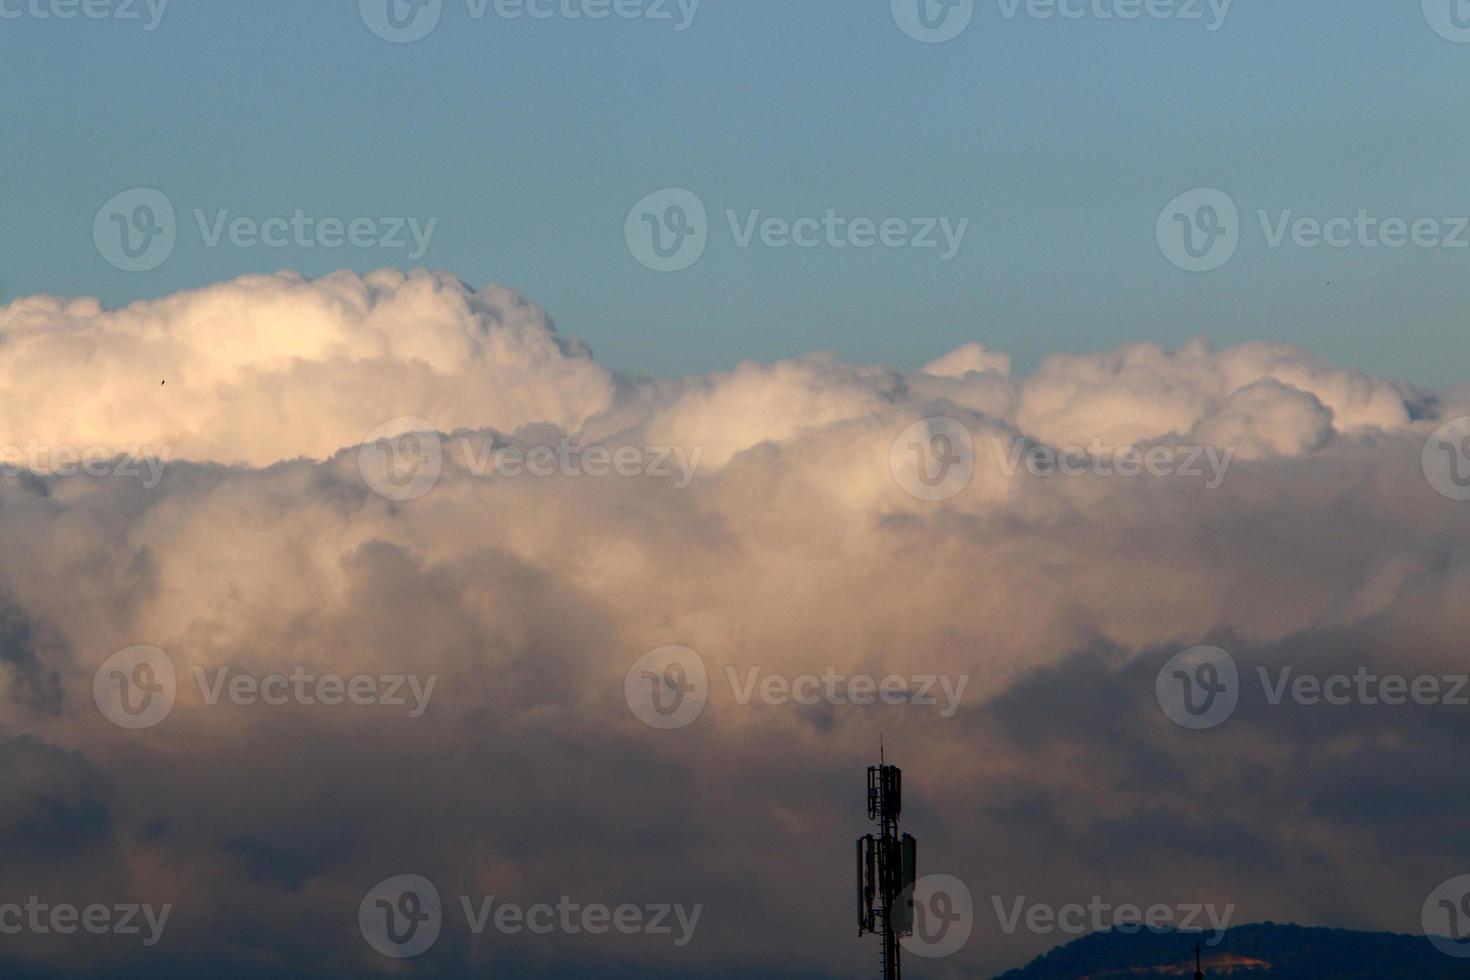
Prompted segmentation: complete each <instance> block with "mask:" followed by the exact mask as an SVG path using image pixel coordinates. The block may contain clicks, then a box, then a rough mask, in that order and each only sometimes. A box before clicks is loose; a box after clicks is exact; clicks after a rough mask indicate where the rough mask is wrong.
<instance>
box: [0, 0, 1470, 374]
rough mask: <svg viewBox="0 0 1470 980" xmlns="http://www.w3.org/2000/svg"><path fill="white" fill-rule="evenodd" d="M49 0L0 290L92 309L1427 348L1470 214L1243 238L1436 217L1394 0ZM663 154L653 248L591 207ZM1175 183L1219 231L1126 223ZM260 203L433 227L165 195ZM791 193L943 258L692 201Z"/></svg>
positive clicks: (0, 187)
mask: <svg viewBox="0 0 1470 980" xmlns="http://www.w3.org/2000/svg"><path fill="white" fill-rule="evenodd" d="M91 2H95V3H98V4H100V5H101V6H100V7H98V8H97V9H108V10H110V9H112V8H115V7H117V6H118V5H120V4H121V3H122V0H91ZM564 2H569V3H571V2H580V3H585V2H586V0H564ZM649 2H651V0H649ZM1088 2H1089V3H1093V2H1096V3H1099V4H1102V5H1103V6H1104V8H1113V7H1115V6H1116V5H1117V4H1118V3H1119V2H1120V0H1088ZM1122 2H1124V3H1126V0H1122ZM1160 2H1162V0H1160ZM1179 2H1180V3H1182V2H1184V0H1179ZM1427 2H1428V3H1429V4H1430V5H1431V6H1432V5H1433V4H1434V3H1435V2H1436V0H1427ZM1456 2H1458V0H1456ZM51 3H52V0H3V2H0V12H4V13H7V14H10V15H12V16H5V17H3V18H0V105H3V107H4V132H5V141H4V147H5V152H4V154H3V168H4V171H3V172H4V179H3V181H0V299H4V300H9V299H12V298H14V297H16V296H19V295H25V294H29V293H35V292H53V293H61V294H68V295H95V296H100V297H101V298H102V300H103V302H104V303H106V304H108V305H121V304H125V303H127V302H129V301H131V300H134V299H137V298H141V297H152V296H160V295H165V294H167V293H170V292H173V291H175V290H178V289H181V288H185V287H190V286H196V285H201V284H205V283H209V282H213V281H217V280H220V279H224V278H229V277H233V276H236V275H239V274H242V273H246V272H252V271H274V270H277V269H281V268H292V269H297V270H299V271H301V272H302V273H304V274H306V275H310V276H316V275H320V274H323V273H326V272H328V271H331V270H333V269H337V268H353V269H357V270H360V271H365V270H369V269H373V268H377V267H381V266H385V265H412V264H423V265H428V266H431V267H434V268H443V269H448V270H451V271H453V272H454V273H456V274H458V275H459V276H461V277H462V278H463V279H465V280H466V281H467V282H470V283H472V284H475V285H479V284H482V283H485V282H492V281H493V282H499V283H504V284H506V285H510V286H513V287H515V288H517V289H520V290H521V291H523V292H524V293H525V294H526V295H528V296H529V297H531V298H532V299H534V300H535V301H537V302H538V303H540V304H541V305H543V306H544V307H546V308H547V309H548V310H549V311H550V312H551V313H552V315H553V316H554V317H555V318H556V320H557V323H558V325H559V327H560V328H561V329H562V330H563V331H564V332H567V333H570V334H573V335H576V336H579V337H582V338H584V339H585V340H587V341H588V342H589V343H590V344H591V345H592V347H593V349H594V350H595V351H596V352H597V354H598V356H599V358H600V359H601V360H603V361H604V362H606V363H608V364H609V365H611V366H613V367H615V368H618V369H621V370H625V371H630V372H633V373H638V374H660V375H671V374H682V373H686V372H696V371H704V370H710V369H715V368H722V367H728V366H732V365H733V364H735V363H737V362H738V361H739V360H741V359H744V358H758V359H773V358H778V357H784V356H791V355H796V354H800V353H804V352H807V351H811V350H818V349H828V350H835V351H837V352H838V353H839V354H841V355H842V356H843V357H846V358H849V359H855V360H863V361H876V362H884V363H888V364H892V365H895V366H898V367H903V368H910V367H914V366H917V365H919V364H921V363H923V362H924V361H927V360H929V359H930V358H932V357H935V356H938V355H939V354H941V353H943V352H945V351H947V350H949V349H951V348H953V347H955V346H958V345H959V344H961V343H964V342H966V341H970V340H980V341H982V342H984V343H985V344H987V345H988V346H991V347H996V348H1000V349H1003V350H1007V351H1009V352H1011V353H1012V354H1013V355H1015V357H1016V359H1017V362H1018V366H1019V367H1020V368H1022V369H1025V368H1027V367H1029V366H1030V365H1032V364H1034V363H1035V362H1036V361H1037V360H1038V359H1039V358H1041V357H1043V356H1045V355H1046V354H1048V353H1050V352H1053V351H1059V350H1067V351H1076V350H1093V349H1100V348H1108V347H1112V346H1114V345H1116V344H1118V343H1120V342H1124V341H1128V340H1136V339H1151V340H1157V341H1160V342H1163V343H1165V344H1168V345H1175V344H1179V343H1182V342H1183V341H1184V340H1186V339H1187V338H1189V337H1191V336H1193V335H1196V334H1203V335H1206V336H1208V337H1210V338H1212V339H1213V340H1215V341H1216V342H1217V343H1220V344H1227V343H1233V342H1237V341H1241V340H1245V339H1251V338H1263V337H1264V338H1271V339H1279V340H1284V341H1287V342H1290V343H1294V344H1299V345H1301V346H1304V347H1307V348H1309V349H1311V350H1313V351H1314V352H1317V353H1319V354H1321V355H1323V356H1325V357H1328V358H1331V359H1335V360H1338V361H1341V362H1343V363H1346V364H1349V365H1353V366H1357V367H1362V368H1364V369H1367V370H1371V371H1373V372H1374V373H1376V374H1380V375H1385V376H1390V377H1399V378H1404V379H1407V380H1411V381H1415V382H1419V383H1423V384H1429V385H1436V386H1438V385H1446V384H1449V383H1452V382H1456V381H1459V380H1462V379H1463V378H1464V370H1463V365H1464V364H1465V363H1466V354H1467V353H1470V330H1467V329H1466V317H1465V316H1464V310H1465V308H1466V302H1465V299H1466V294H1467V288H1470V287H1467V282H1470V279H1467V271H1470V248H1446V247H1437V248H1421V247H1405V248H1401V249H1387V248H1383V247H1379V248H1367V247H1361V246H1360V245H1358V244H1354V245H1353V246H1351V247H1347V248H1331V247H1326V246H1320V247H1314V248H1304V247H1299V246H1295V245H1292V244H1291V243H1290V242H1289V241H1288V243H1287V244H1285V245H1284V246H1282V247H1278V248H1273V247H1271V246H1270V244H1269V242H1268V236H1267V235H1266V234H1265V233H1264V231H1263V229H1262V227H1261V225H1260V221H1259V220H1258V214H1257V213H1258V211H1259V210H1262V209H1264V210H1266V211H1268V212H1269V213H1270V214H1271V215H1272V216H1273V217H1272V220H1273V221H1274V220H1276V218H1277V217H1279V215H1280V213H1281V212H1283V211H1286V210H1288V209H1290V210H1291V211H1292V212H1293V216H1294V217H1295V216H1302V215H1309V216H1313V217H1316V218H1318V219H1323V220H1325V219H1328V218H1331V217H1334V216H1352V215H1355V214H1357V213H1358V212H1359V211H1360V210H1366V211H1368V212H1369V213H1370V214H1371V215H1372V216H1374V217H1375V218H1380V219H1382V218H1402V219H1404V220H1405V221H1406V222H1412V221H1414V220H1416V219H1419V218H1424V217H1432V218H1436V219H1442V218H1451V219H1452V218H1454V217H1455V216H1461V215H1470V166H1467V163H1466V161H1467V160H1470V139H1467V133H1470V122H1467V119H1470V116H1467V114H1466V113H1465V111H1464V106H1463V100H1464V94H1465V92H1466V91H1467V90H1470V88H1467V81H1470V44H1460V43H1454V42H1452V41H1451V40H1447V39H1446V38H1444V37H1442V36H1440V34H1438V33H1436V31H1435V30H1433V29H1432V28H1431V26H1430V23H1429V21H1428V18H1427V17H1426V13H1425V11H1424V10H1423V9H1421V4H1420V2H1419V0H1395V2H1364V0H1355V2H1352V3H1343V2H1340V0H1296V2H1292V3H1282V2H1278V0H1270V2H1267V0H1235V3H1234V4H1233V5H1232V6H1231V7H1230V9H1229V12H1228V15H1227V16H1226V18H1225V20H1224V22H1223V24H1222V25H1221V26H1220V27H1219V29H1218V30H1214V31H1211V30H1209V29H1208V25H1209V22H1210V21H1211V20H1212V19H1213V18H1214V16H1215V15H1214V14H1212V13H1211V12H1210V10H1209V6H1208V4H1207V3H1205V2H1204V0H1201V3H1200V7H1201V11H1202V14H1203V19H1201V20H1186V19H1180V18H1178V17H1168V18H1151V17H1142V18H1139V19H1137V20H1130V21H1122V20H1117V19H1113V20H1106V21H1105V20H1100V19H1098V18H1097V17H1096V16H1095V15H1094V14H1093V13H1092V11H1091V9H1090V8H1089V9H1088V12H1087V15H1086V16H1083V17H1081V18H1079V19H1075V20H1067V19H1061V18H1051V19H1041V18H1038V17H1034V16H1031V15H1029V14H1028V13H1027V12H1026V8H1025V6H1024V5H1023V6H1022V7H1021V8H1020V10H1019V12H1018V13H1017V14H1016V15H1015V16H1013V17H1007V15H1006V12H1005V9H1004V7H1005V4H1003V2H1002V0H976V6H975V11H974V15H973V20H972V21H971V23H970V25H969V27H968V29H967V30H965V31H964V32H963V33H962V34H960V35H959V36H958V37H956V38H955V39H953V40H951V41H948V42H946V43H942V44H929V43H922V42H920V41H918V40H915V39H913V38H911V37H909V36H907V35H906V34H905V33H904V32H903V31H902V30H900V28H899V26H898V25H897V23H896V21H895V18H894V16H893V14H892V12H891V11H890V5H889V4H888V3H887V2H879V0H863V2H857V0H800V2H791V0H704V2H703V3H701V4H700V5H699V7H698V10H697V12H696V13H695V16H694V18H693V21H692V23H691V24H690V25H689V27H688V29H687V30H683V31H679V30H676V27H675V24H676V23H677V22H678V20H679V19H680V17H681V16H682V15H680V14H679V13H678V11H677V8H676V6H675V4H674V3H673V0H670V3H669V6H670V8H671V9H672V11H673V19H672V20H664V21H658V20H652V19H647V18H640V19H631V20H622V19H618V18H609V19H606V20H599V21H590V20H586V19H582V20H571V19H568V18H566V17H564V16H561V15H560V14H558V15H556V16H553V17H551V18H550V19H546V20H533V19H530V18H521V19H519V20H507V19H505V18H503V17H498V16H496V15H495V14H494V12H493V8H492V12H490V13H487V14H486V16H484V17H483V18H479V19H476V18H475V17H474V16H472V13H471V7H470V6H468V5H467V0H444V7H443V10H442V13H441V16H440V21H439V23H438V25H437V26H436V27H435V29H434V30H433V31H432V32H431V33H429V34H428V36H426V37H424V38H423V39H421V40H418V41H414V42H412V43H402V44H399V43H389V42H387V41H384V40H382V39H381V38H379V37H378V36H376V35H375V34H374V33H373V32H372V31H370V30H369V29H368V27H367V25H366V23H365V21H364V18H363V17H362V16H361V15H360V12H359V9H358V4H357V3H354V2H351V0H331V2H319V3H297V2H290V0H252V2H250V3H238V4H228V3H210V2H201V0H173V2H171V3H169V4H168V6H167V8H166V10H165V11H164V13H163V16H162V18H161V19H160V20H159V22H158V23H157V25H156V28H155V29H153V30H145V29H144V26H145V25H146V23H147V21H148V19H149V17H150V15H149V14H148V13H147V10H146V7H145V6H144V4H143V0H138V5H137V8H136V9H138V10H139V12H140V13H141V14H142V18H141V19H140V20H124V19H120V18H113V17H109V18H106V19H99V20H92V19H87V18H85V17H78V18H75V19H70V20H59V19H57V18H55V17H54V16H47V17H40V16H37V12H36V10H37V5H39V7H40V9H41V10H42V11H43V12H46V11H47V10H48V5H49V4H51ZM108 4H111V7H109V6H108ZM113 12H116V11H115V10H113ZM1463 12H1464V13H1466V14H1470V11H1463ZM134 187H147V188H155V189H158V190H160V191H162V192H163V193H164V194H165V195H166V196H167V197H168V199H169V200H170V202H172V204H173V205H174V207H175V208H176V212H177V218H178V240H177V243H176V245H175V247H174V248H173V250H172V252H171V253H170V254H169V255H168V258H167V260H166V261H165V262H163V263H162V264H161V265H159V266H158V267H157V268H155V269H152V270H149V271H146V272H124V271H121V270H119V269H117V268H114V267H113V266H112V265H109V264H108V262H107V261H105V260H104V258H103V257H102V256H101V255H100V254H99V250H98V249H97V247H96V246H95V245H94V241H93V234H92V229H93V221H94V218H95V217H96V215H97V212H98V209H99V208H100V207H101V206H102V205H103V203H104V202H106V201H107V200H108V199H109V198H111V197H112V196H113V195H115V194H117V193H119V192H122V191H125V190H128V189H130V188H134ZM666 187H681V188H688V189H690V190H692V191H694V192H695V193H696V194H697V195H698V196H699V198H700V199H701V201H702V202H703V203H704V204H705V205H706V207H707V209H708V215H709V245H708V248H707V250H706V252H705V253H704V255H703V256H702V258H700V259H699V261H698V262H697V263H695V264H694V265H693V266H692V267H690V268H688V269H685V270H683V271H679V272H674V273H660V272H655V271H651V270H649V269H647V268H645V267H644V266H643V265H641V264H640V263H639V262H638V261H637V260H635V258H634V257H633V255H632V254H631V253H630V250H629V248H628V247H627V244H626V242H625V238H624V222H625V219H626V218H627V216H628V213H629V209H630V208H632V207H633V205H634V204H635V202H637V201H639V200H640V199H641V198H643V197H645V196H646V195H648V194H650V193H651V192H654V191H657V190H659V189H661V188H666ZM1193 188H1219V189H1222V190H1224V191H1226V192H1227V193H1228V195H1229V196H1230V197H1231V198H1232V199H1233V201H1234V202H1235V203H1236V204H1237V205H1238V206H1239V211H1240V216H1241V220H1240V228H1239V236H1240V242H1239V248H1238V252H1237V253H1236V254H1235V256H1234V257H1233V258H1232V259H1230V261H1229V262H1228V263H1227V264H1225V265H1224V266H1223V267H1222V268H1218V269H1216V270H1214V271H1211V272H1208V273H1189V272H1184V271H1181V270H1179V269H1177V268H1175V267H1174V265H1172V264H1171V263H1170V262H1169V261H1168V260H1167V259H1166V258H1165V256H1164V255H1163V254H1162V252H1161V249H1160V246H1159V242H1158V241H1157V240H1156V237H1155V223H1156V219H1157V218H1158V216H1159V213H1160V210H1161V209H1162V208H1163V207H1164V206H1165V204H1166V203H1168V202H1169V201H1170V200H1171V199H1172V198H1174V197H1175V196H1176V195H1179V194H1181V193H1183V192H1186V191H1189V190H1191V189H1193ZM298 208H299V209H302V210H303V212H304V213H305V214H306V215H308V216H310V217H313V218H318V219H319V218H322V217H332V218H336V219H339V220H341V221H343V222H344V223H346V222H349V221H351V220H352V219H353V218H358V217H368V218H373V219H375V220H376V219H379V218H387V217H415V218H417V219H418V220H419V221H421V222H427V221H428V220H430V219H437V224H436V225H435V227H434V232H433V236H432V238H431V240H430V243H429V248H428V251H427V252H426V254H425V255H424V256H423V258H422V259H420V260H419V261H417V262H414V261H412V260H410V259H409V257H408V255H407V251H406V250H403V249H393V248H380V247H367V248H355V247H347V246H344V247H336V248H323V247H315V248H303V247H298V246H297V245H295V244H288V245H287V246H286V247H283V248H267V247H263V246H260V245H256V246H254V247H236V246H232V245H230V244H229V243H228V242H226V243H224V244H222V245H220V246H218V247H212V248H211V247H206V245H205V244H204V242H203V240H202V236H201V235H200V233H199V231H198V229H197V226H196V219H195V217H194V212H195V210H196V209H197V210H200V211H202V212H204V213H205V214H207V215H208V216H210V220H211V221H213V220H214V216H217V215H218V213H219V212H220V211H221V210H227V211H228V212H229V216H230V217H231V218H234V217H238V216H245V217H248V218H251V219H252V220H255V221H257V222H259V221H263V220H265V219H266V218H269V217H271V216H280V215H285V216H289V215H291V214H293V213H294V212H295V210H296V209H298ZM828 209H832V210H834V211H835V212H837V213H838V214H839V215H841V216H843V217H846V218H867V219H871V220H873V221H874V222H875V223H876V222H881V221H882V220H883V219H886V218H890V217H900V218H904V219H906V220H909V219H923V218H950V219H952V220H954V221H958V220H960V219H962V218H968V219H969V225H968V227H967V231H966V236H965V238H964V240H963V243H962V247H961V248H960V250H959V251H958V253H957V254H956V255H955V256H954V258H953V259H952V260H950V261H942V260H941V257H940V254H939V251H937V250H930V249H915V248H871V249H862V250H859V249H854V248H845V249H834V248H830V247H816V248H811V249H799V248H792V247H788V248H772V247H767V246H763V245H761V244H759V240H758V239H757V241H756V243H755V244H753V245H752V246H751V247H747V248H741V247H739V246H738V244H737V242H736V240H735V236H734V235H733V234H732V232H731V231H730V228H729V226H728V219H727V217H726V212H727V211H731V210H733V211H734V212H736V214H737V216H738V217H739V219H740V220H741V221H745V220H747V219H748V217H749V215H750V213H751V212H753V211H755V210H759V211H760V212H761V217H763V218H764V217H768V216H775V217H779V218H782V219H784V220H787V221H795V220H796V219H798V218H801V217H805V216H821V215H823V214H824V213H825V212H826V211H827V210H828ZM376 227H380V228H381V227H383V226H381V225H378V226H376ZM910 227H916V226H914V225H911V226H910ZM1443 227H1444V229H1445V230H1446V231H1450V230H1453V222H1450V223H1446V224H1445V225H1444V226H1443ZM1460 237H1462V238H1464V239H1470V232H1467V233H1465V234H1464V235H1462V236H1460Z"/></svg>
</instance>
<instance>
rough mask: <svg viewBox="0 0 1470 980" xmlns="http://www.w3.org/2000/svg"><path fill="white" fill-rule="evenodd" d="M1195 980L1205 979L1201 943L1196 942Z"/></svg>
mask: <svg viewBox="0 0 1470 980" xmlns="http://www.w3.org/2000/svg"><path fill="white" fill-rule="evenodd" d="M1194 980H1205V968H1204V967H1202V966H1200V959H1199V943H1195V944H1194Z"/></svg>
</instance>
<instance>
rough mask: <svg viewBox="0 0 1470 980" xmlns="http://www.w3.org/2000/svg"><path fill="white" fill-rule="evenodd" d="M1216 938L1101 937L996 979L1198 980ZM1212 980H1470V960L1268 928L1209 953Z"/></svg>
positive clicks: (1416, 946) (1355, 935) (1400, 941)
mask: <svg viewBox="0 0 1470 980" xmlns="http://www.w3.org/2000/svg"><path fill="white" fill-rule="evenodd" d="M1212 936H1213V934H1212V933H1193V932H1172V931H1171V932H1163V933H1155V932H1150V931H1149V930H1147V929H1141V930H1139V931H1138V932H1136V933H1122V932H1099V933H1094V934H1092V935H1090V936H1084V937H1083V938H1081V939H1078V940H1075V941H1073V942H1070V943H1067V944H1066V945H1065V946H1059V947H1057V948H1056V949H1054V950H1052V951H1051V952H1049V953H1046V954H1045V955H1043V956H1039V957H1037V958H1036V959H1035V960H1032V961H1031V962H1030V963H1028V964H1027V965H1026V966H1024V967H1021V968H1020V969H1018V970H1010V971H1009V972H1007V973H1003V974H1001V975H1000V977H998V978H996V980H1148V978H1151V977H1184V978H1193V976H1194V945H1195V943H1196V942H1199V943H1204V942H1205V941H1206V940H1208V939H1209V938H1211V937H1212ZM1203 951H1204V956H1203V959H1204V963H1203V965H1204V973H1205V977H1206V980H1215V978H1222V977H1223V978H1229V980H1470V959H1463V960H1461V959H1455V958H1453V957H1450V956H1446V955H1445V954H1444V953H1441V952H1440V951H1439V950H1437V949H1435V948H1434V947H1433V946H1432V945H1430V943H1429V941H1428V940H1427V939H1425V938H1424V937H1423V936H1406V935H1399V934H1396V933H1389V932H1353V931H1351V930H1348V929H1319V928H1309V927H1307V926H1294V925H1280V924H1278V923H1274V922H1265V923H1261V924H1259V925H1247V926H1237V927H1235V928H1233V929H1229V930H1227V931H1226V933H1225V935H1224V937H1223V938H1222V939H1221V940H1220V942H1219V943H1218V944H1217V945H1215V946H1204V947H1203Z"/></svg>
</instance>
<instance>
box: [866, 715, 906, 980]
mask: <svg viewBox="0 0 1470 980" xmlns="http://www.w3.org/2000/svg"><path fill="white" fill-rule="evenodd" d="M902 810H903V774H902V772H900V771H899V768H898V766H890V765H888V764H887V763H886V761H885V760H884V758H883V747H882V743H881V740H880V742H879V747H878V765H876V766H869V767H868V819H869V820H873V821H875V822H876V823H877V824H878V834H877V835H876V836H875V835H873V834H864V835H863V836H862V837H859V838H858V839H857V902H858V935H859V936H864V935H867V934H868V933H870V932H873V933H877V934H878V937H879V939H880V940H881V941H882V944H883V948H882V953H881V956H882V963H883V973H882V977H883V980H899V978H900V977H901V976H903V969H902V967H901V966H900V965H899V962H898V940H899V939H900V937H903V936H912V935H913V934H914V879H915V861H916V858H917V856H918V854H917V842H916V841H915V840H914V838H913V837H911V836H909V835H908V834H904V835H903V836H902V837H899V836H898V817H899V813H900V812H901V811H902Z"/></svg>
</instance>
